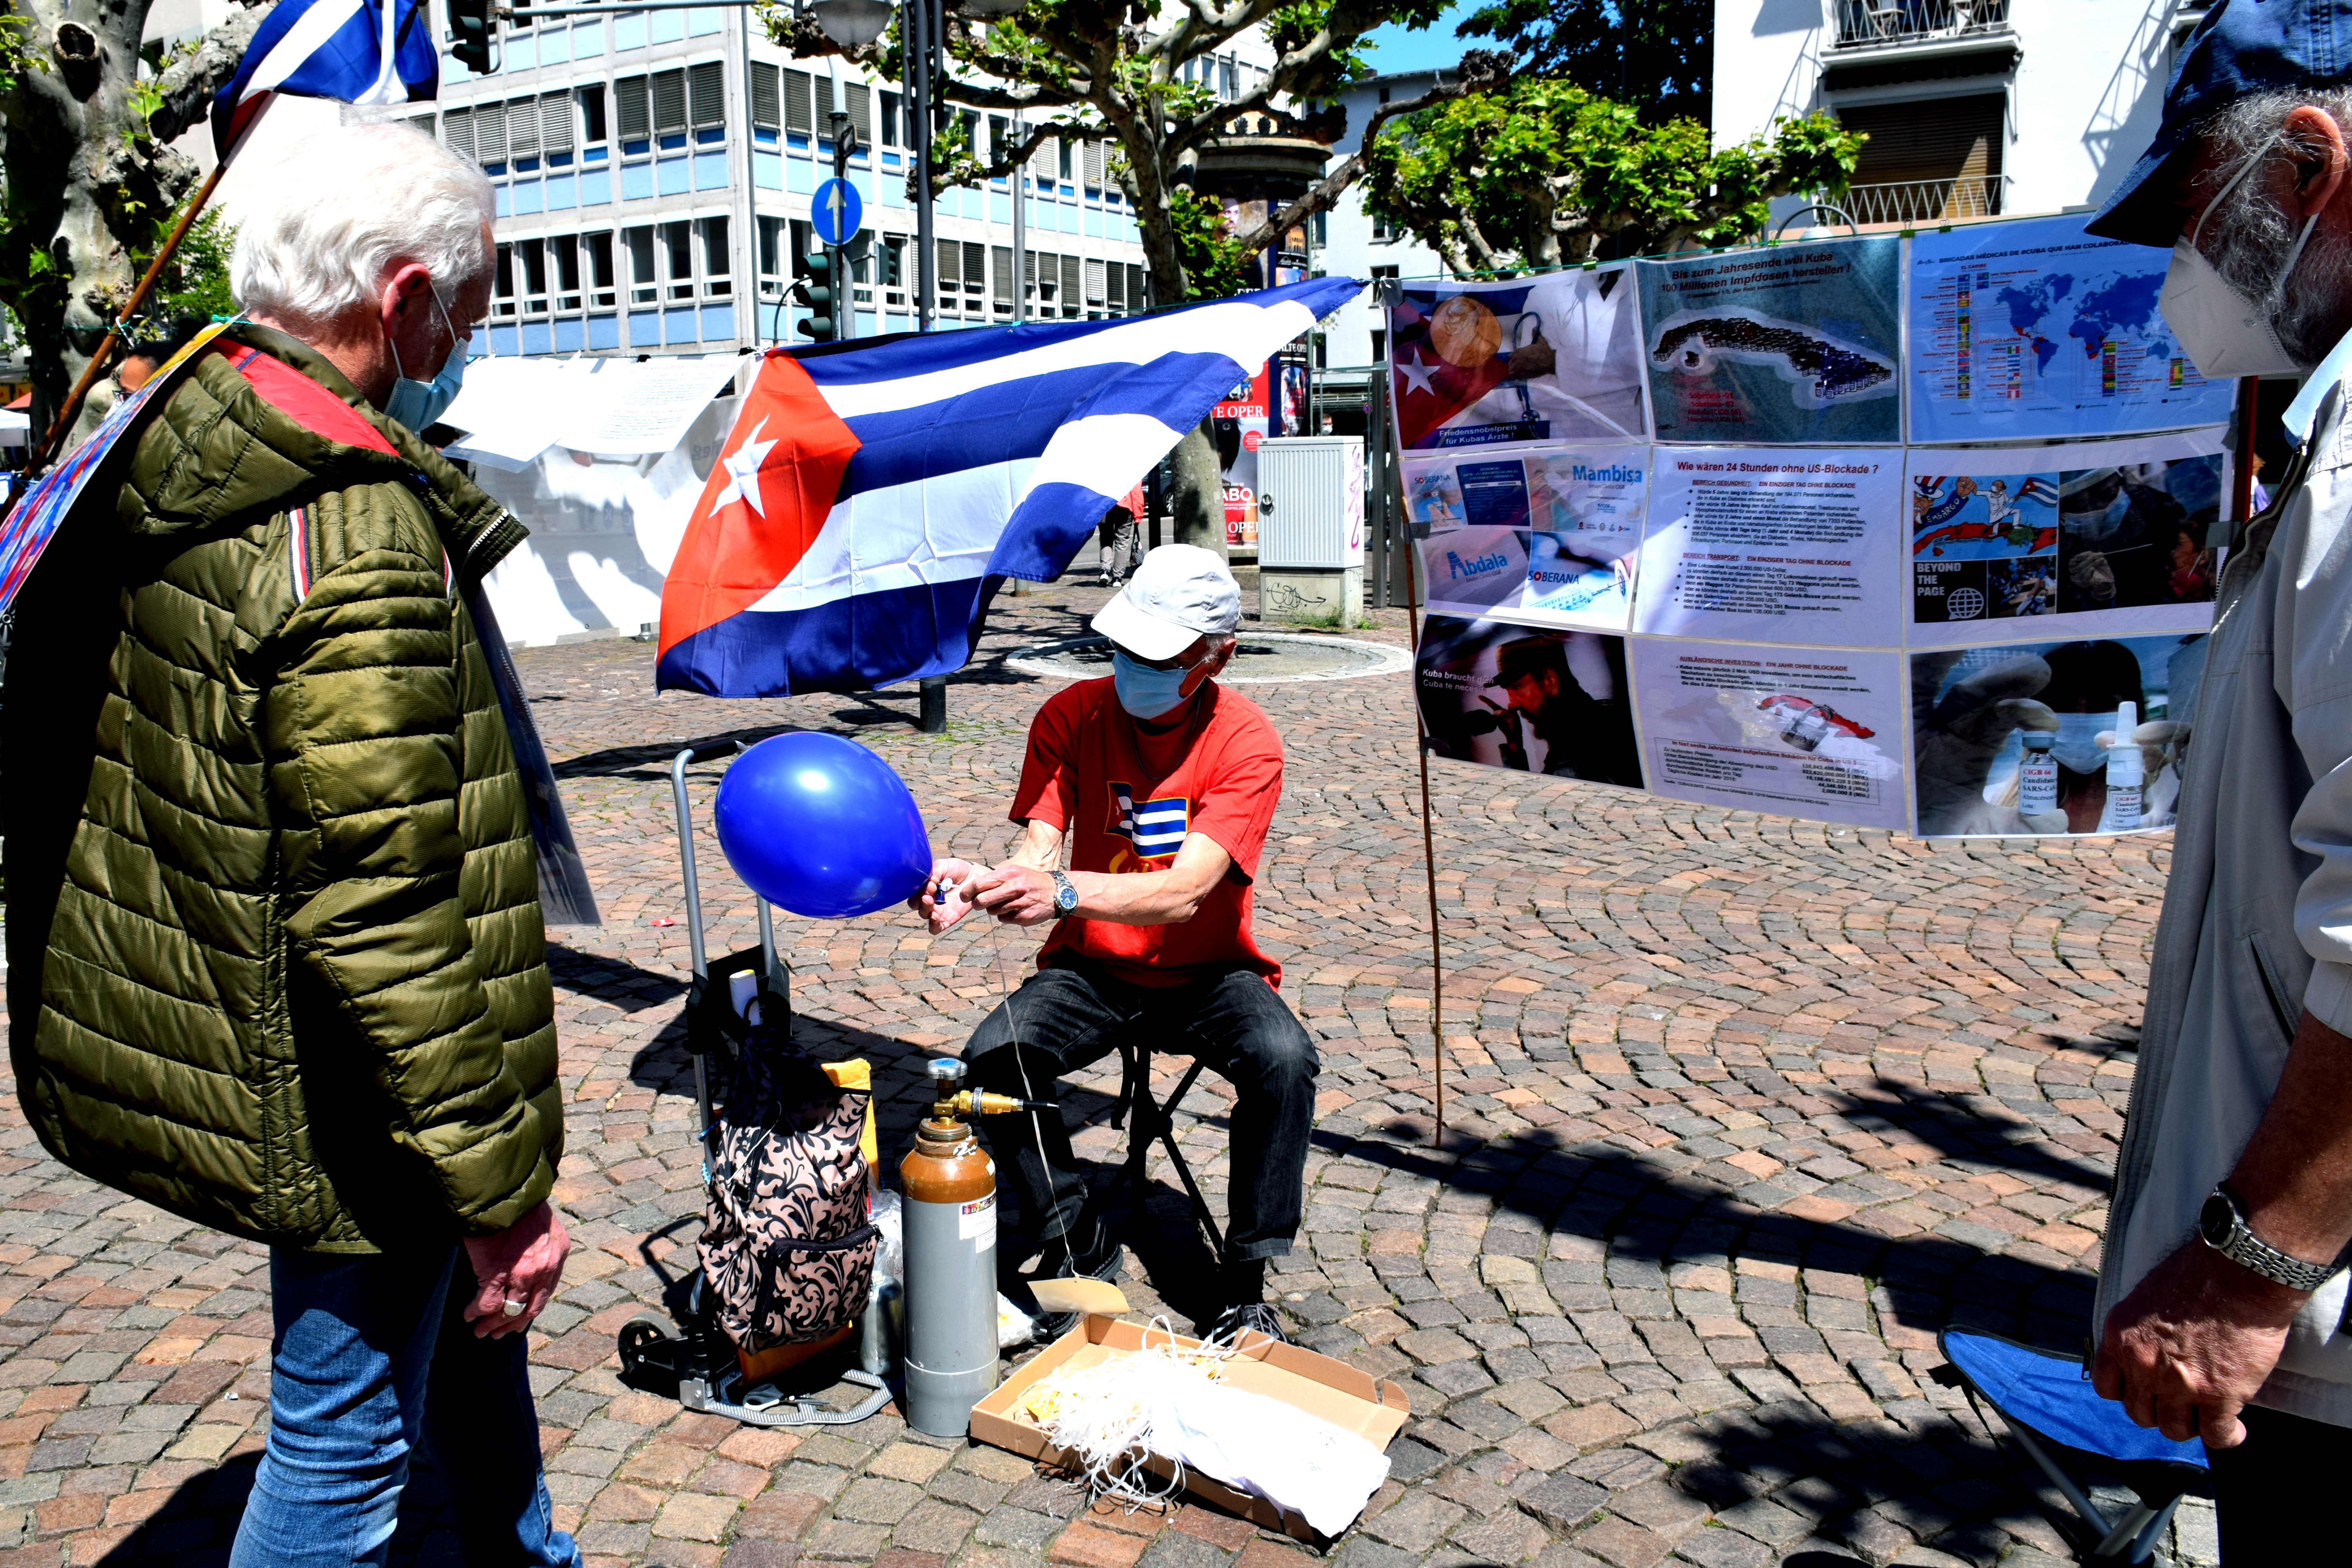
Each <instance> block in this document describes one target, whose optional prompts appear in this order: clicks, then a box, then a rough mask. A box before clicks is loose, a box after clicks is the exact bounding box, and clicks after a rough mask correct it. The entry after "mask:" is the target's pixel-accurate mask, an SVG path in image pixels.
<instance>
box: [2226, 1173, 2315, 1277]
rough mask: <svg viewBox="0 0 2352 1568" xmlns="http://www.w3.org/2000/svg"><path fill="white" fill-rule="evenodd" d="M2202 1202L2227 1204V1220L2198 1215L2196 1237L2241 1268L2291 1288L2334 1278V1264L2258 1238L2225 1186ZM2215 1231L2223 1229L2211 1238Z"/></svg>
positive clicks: (2238, 1204)
mask: <svg viewBox="0 0 2352 1568" xmlns="http://www.w3.org/2000/svg"><path fill="white" fill-rule="evenodd" d="M2205 1204H2206V1207H2207V1209H2208V1210H2209V1211H2210V1210H2212V1209H2213V1208H2214V1205H2224V1206H2226V1208H2227V1210H2228V1215H2227V1222H2228V1223H2227V1225H2226V1226H2222V1225H2221V1224H2218V1223H2209V1216H2205V1215H2200V1219H2199V1221H2198V1226H2197V1236H2198V1239H2199V1240H2200V1241H2202V1242H2203V1243H2204V1244H2205V1245H2206V1246H2208V1247H2211V1248H2212V1249H2213V1250H2214V1251H2216V1252H2218V1253H2220V1254H2221V1256H2222V1257H2224V1258H2228V1259H2229V1260H2230V1261H2231V1262H2232V1263H2234V1264H2236V1265H2238V1266H2239V1267H2240V1268H2244V1269H2247V1270H2249V1271H2251V1272H2252V1273H2255V1274H2259V1275H2261V1276H2262V1277H2263V1279H2268V1280H2269V1281H2271V1282H2272V1283H2273V1284H2274V1285H2284V1286H2285V1287H2286V1288H2287V1289H2290V1290H2316V1289H2319V1288H2320V1287H2321V1286H2322V1285H2325V1284H2326V1283H2327V1282H2328V1280H2330V1279H2334V1278H2335V1277H2336V1265H2335V1264H2333V1263H2306V1262H2305V1261H2304V1260H2303V1259H2302V1258H2296V1257H2294V1256H2293V1255H2292V1254H2289V1253H2284V1252H2281V1251H2280V1250H2279V1249H2278V1248H2277V1247H2273V1246H2271V1245H2270V1244H2269V1243H2268V1242H2266V1241H2263V1239H2262V1238H2261V1237H2257V1236H2256V1235H2255V1234H2254V1233H2253V1230H2252V1227H2251V1226H2248V1225H2247V1224H2246V1211H2245V1207H2244V1205H2242V1204H2240V1203H2239V1202H2238V1195H2237V1194H2235V1193H2233V1192H2231V1191H2230V1189H2229V1188H2228V1187H2227V1186H2217V1187H2215V1188H2214V1189H2213V1191H2212V1193H2211V1194H2210V1195H2209V1196H2208V1197H2207V1198H2206V1200H2205ZM2219 1218H2220V1216H2219V1215H2210V1219H2211V1220H2218V1219H2219ZM2216 1230H2220V1231H2221V1232H2222V1238H2221V1240H2219V1241H2216V1240H2214V1239H2213V1233H2214V1231H2216Z"/></svg>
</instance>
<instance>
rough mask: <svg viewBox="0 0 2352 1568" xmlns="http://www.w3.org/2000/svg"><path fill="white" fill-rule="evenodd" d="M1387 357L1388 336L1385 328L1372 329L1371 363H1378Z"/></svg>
mask: <svg viewBox="0 0 2352 1568" xmlns="http://www.w3.org/2000/svg"><path fill="white" fill-rule="evenodd" d="M1388 357H1389V334H1388V331H1387V330H1386V329H1385V328H1381V327H1374V328H1373V329H1372V363H1374V364H1378V363H1381V361H1382V360H1385V359H1386V358H1388Z"/></svg>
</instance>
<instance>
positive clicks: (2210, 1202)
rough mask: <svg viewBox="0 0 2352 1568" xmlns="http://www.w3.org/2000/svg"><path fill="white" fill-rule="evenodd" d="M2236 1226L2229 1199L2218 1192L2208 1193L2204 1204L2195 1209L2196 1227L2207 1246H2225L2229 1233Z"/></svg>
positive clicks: (2234, 1212)
mask: <svg viewBox="0 0 2352 1568" xmlns="http://www.w3.org/2000/svg"><path fill="white" fill-rule="evenodd" d="M2237 1227H2238V1216H2237V1213H2236V1211H2235V1210H2233V1209H2231V1206H2230V1200H2229V1199H2228V1198H2225V1197H2223V1196H2222V1195H2221V1194H2219V1193H2213V1194H2210V1195H2208V1196H2207V1198H2206V1199H2205V1206H2204V1207H2203V1208H2201V1209H2199V1210H2198V1211H2197V1228H2198V1230H2199V1231H2200V1233H2201V1234H2202V1235H2203V1236H2204V1237H2205V1243H2206V1245H2207V1246H2209V1247H2227V1246H2228V1245H2229V1244H2230V1233H2231V1231H2233V1230H2235V1229H2237Z"/></svg>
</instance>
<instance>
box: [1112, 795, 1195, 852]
mask: <svg viewBox="0 0 2352 1568" xmlns="http://www.w3.org/2000/svg"><path fill="white" fill-rule="evenodd" d="M1110 797H1111V805H1112V808H1113V816H1114V820H1113V821H1112V823H1111V831H1112V832H1113V833H1116V834H1118V836H1119V837H1122V838H1125V839H1127V840H1128V841H1129V842H1130V843H1132V844H1133V845H1134V846H1135V852H1136V853H1137V854H1138V855H1140V856H1141V857H1143V858H1145V859H1147V860H1150V859H1154V858H1159V857H1160V856H1163V855H1173V854H1175V853H1176V851H1177V850H1179V849H1181V848H1182V847H1184V835H1185V834H1186V833H1188V832H1190V831H1191V830H1192V802H1191V801H1190V800H1188V799H1186V798H1185V797H1184V796H1183V795H1170V796H1168V797H1166V798H1165V799H1161V800H1147V801H1145V802H1143V803H1142V804H1141V805H1137V804H1136V800H1135V789H1134V786H1133V785H1131V784H1112V785H1111V786H1110Z"/></svg>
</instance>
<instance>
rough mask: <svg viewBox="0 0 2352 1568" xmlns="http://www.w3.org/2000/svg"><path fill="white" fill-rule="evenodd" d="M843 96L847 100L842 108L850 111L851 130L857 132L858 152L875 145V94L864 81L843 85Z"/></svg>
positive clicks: (848, 82) (847, 82)
mask: <svg viewBox="0 0 2352 1568" xmlns="http://www.w3.org/2000/svg"><path fill="white" fill-rule="evenodd" d="M841 95H842V97H843V98H844V99H845V100H846V101H845V102H844V103H843V104H842V107H843V108H844V109H845V110H848V111H849V126H850V129H851V130H853V131H855V132H857V147H858V151H860V152H864V151H865V150H866V148H868V147H871V146H873V145H874V93H873V89H870V88H868V87H867V86H866V84H865V83H864V82H862V81H845V82H843V83H842V84H841Z"/></svg>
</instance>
